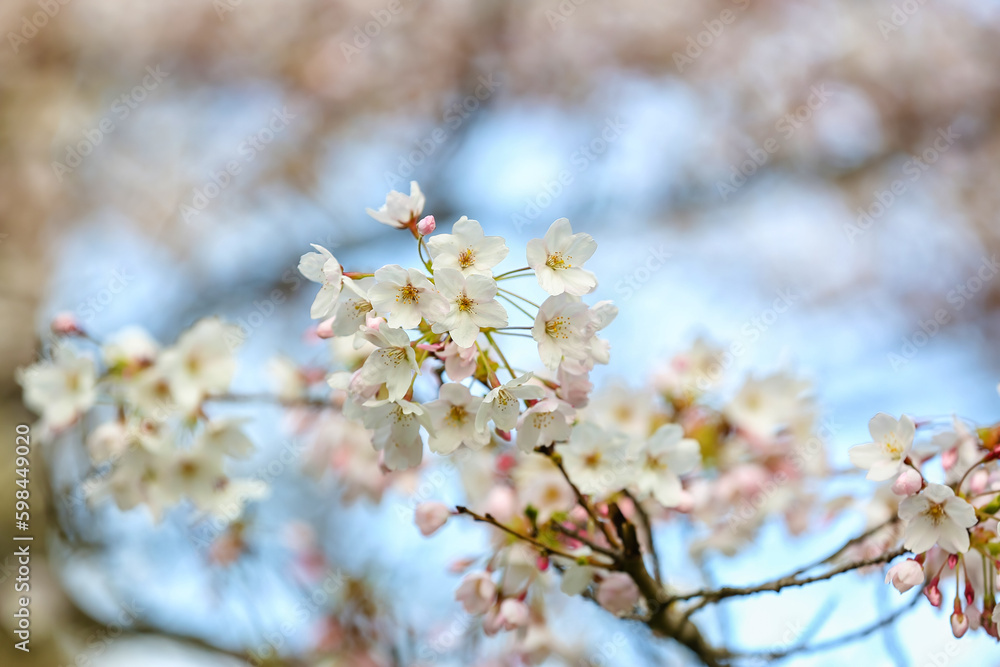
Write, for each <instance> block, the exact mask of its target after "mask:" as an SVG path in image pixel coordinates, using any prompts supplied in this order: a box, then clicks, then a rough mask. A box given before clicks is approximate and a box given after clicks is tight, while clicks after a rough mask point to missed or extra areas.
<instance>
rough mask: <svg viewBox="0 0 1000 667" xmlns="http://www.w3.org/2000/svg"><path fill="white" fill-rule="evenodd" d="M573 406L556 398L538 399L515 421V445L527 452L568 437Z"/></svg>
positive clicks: (562, 440)
mask: <svg viewBox="0 0 1000 667" xmlns="http://www.w3.org/2000/svg"><path fill="white" fill-rule="evenodd" d="M574 414H575V410H573V406H571V405H570V404H568V403H566V402H565V401H561V400H559V399H558V398H546V399H543V400H541V401H538V402H537V403H535V404H534V405H533V406H531V407H530V408H528V409H527V410H525V411H524V413H522V414H521V418H520V420H519V421H518V422H517V447H518V449H520V450H521V451H522V452H525V453H528V452H532V451H534V450H535V448H536V447H540V446H544V445H551V444H552V443H554V442H565V441H566V440H568V439H569V434H570V430H571V427H570V422H571V421H572V420H573V415H574Z"/></svg>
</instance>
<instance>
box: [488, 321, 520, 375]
mask: <svg viewBox="0 0 1000 667" xmlns="http://www.w3.org/2000/svg"><path fill="white" fill-rule="evenodd" d="M483 334H484V335H485V336H486V340H488V341H489V342H490V346H491V347H492V348H493V349H494V350H496V351H497V355H498V356H499V357H500V361H502V362H503V365H504V367H505V368H506V369H507V372H508V373H510V379H511V380H513V379H514V378H516V377H517V373H515V372H514V369H513V368H512V367H511V365H510V363H509V362H508V361H507V357H505V356H504V354H503V350H501V349H500V346H499V345H497V344H496V341H494V340H493V335H492V334H491V333H490V332H489V331H484V332H483Z"/></svg>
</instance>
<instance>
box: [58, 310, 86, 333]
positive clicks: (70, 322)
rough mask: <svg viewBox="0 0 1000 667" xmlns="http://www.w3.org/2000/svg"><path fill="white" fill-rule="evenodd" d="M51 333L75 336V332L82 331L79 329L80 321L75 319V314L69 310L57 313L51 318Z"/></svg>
mask: <svg viewBox="0 0 1000 667" xmlns="http://www.w3.org/2000/svg"><path fill="white" fill-rule="evenodd" d="M50 326H51V327H52V333H54V334H55V335H57V336H75V335H77V334H80V333H83V330H82V329H80V323H79V322H78V321H77V319H76V315H74V314H73V313H70V312H62V313H58V314H57V315H56V316H55V317H53V318H52V324H51V325H50Z"/></svg>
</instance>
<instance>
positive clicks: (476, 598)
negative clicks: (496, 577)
mask: <svg viewBox="0 0 1000 667" xmlns="http://www.w3.org/2000/svg"><path fill="white" fill-rule="evenodd" d="M496 595H497V586H496V584H494V583H493V579H492V577H490V575H489V573H488V572H472V573H470V574H467V575H465V578H464V579H462V583H461V584H459V585H458V590H457V591H455V599H456V600H458V601H459V602H461V603H462V606H463V607H464V608H465V611H467V612H468V613H470V614H477V615H478V614H485V613H486V612H487V611H489V608H490V607H492V606H493V600H494V598H496Z"/></svg>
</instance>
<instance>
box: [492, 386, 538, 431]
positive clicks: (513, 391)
mask: <svg viewBox="0 0 1000 667" xmlns="http://www.w3.org/2000/svg"><path fill="white" fill-rule="evenodd" d="M532 377H533V375H532V374H531V373H525V374H524V375H519V376H518V377H516V378H514V379H513V380H510V381H509V382H507V384H503V385H500V386H499V387H495V388H494V389H492V390H491V391H490V393H488V394H486V397H485V398H483V404H482V405H481V406H480V407H479V412H478V413H477V414H476V428H477V429H479V430H480V431H485V430H486V424H487V422H489V421H490V420H491V419H492V420H493V423H494V424H495V425H496V427H497V428H498V429H500V430H502V431H510V430H512V429H513V428H514V427H515V426H517V416H518V414H520V412H521V404H520V402H519V401H520V400H521V399H525V400H537V399H540V398H542V397H543V396H545V390H544V389H542V388H541V387H538V386H535V385H529V384H525V383H526V382H527V381H528V380H530V379H531V378H532Z"/></svg>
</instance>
